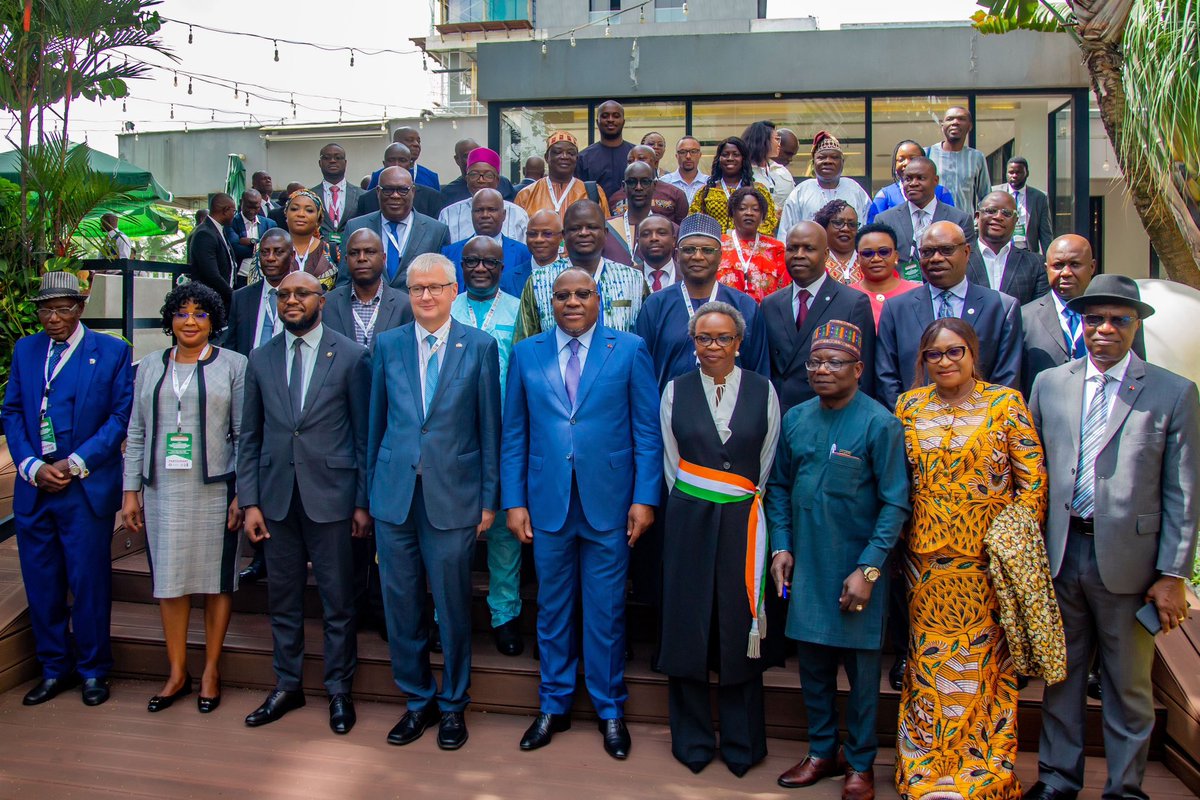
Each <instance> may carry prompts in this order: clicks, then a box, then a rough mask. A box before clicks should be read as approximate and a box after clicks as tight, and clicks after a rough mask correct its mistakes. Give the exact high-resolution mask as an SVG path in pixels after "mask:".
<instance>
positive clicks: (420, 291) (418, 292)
mask: <svg viewBox="0 0 1200 800" xmlns="http://www.w3.org/2000/svg"><path fill="white" fill-rule="evenodd" d="M453 285H454V284H453V283H435V284H432V285H430V286H409V287H408V293H409V294H410V295H412V296H413V297H424V296H425V293H426V292H429V296H430V297H441V296H442V290H444V289H445V288H446V287H447V286H453Z"/></svg>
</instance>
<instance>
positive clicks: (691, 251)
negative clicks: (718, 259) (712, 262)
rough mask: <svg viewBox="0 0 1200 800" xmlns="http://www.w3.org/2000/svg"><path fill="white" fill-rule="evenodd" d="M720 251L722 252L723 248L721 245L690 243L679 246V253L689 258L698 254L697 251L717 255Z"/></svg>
mask: <svg viewBox="0 0 1200 800" xmlns="http://www.w3.org/2000/svg"><path fill="white" fill-rule="evenodd" d="M719 252H721V248H719V247H696V246H695V245H690V244H689V245H688V246H687V247H681V248H679V255H681V256H685V257H687V258H691V257H692V256H694V255H696V253H703V254H704V255H706V256H715V255H716V254H717V253H719Z"/></svg>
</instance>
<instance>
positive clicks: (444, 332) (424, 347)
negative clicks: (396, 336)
mask: <svg viewBox="0 0 1200 800" xmlns="http://www.w3.org/2000/svg"><path fill="white" fill-rule="evenodd" d="M451 321H452V318H451V319H447V320H446V321H445V322H443V323H442V325H441V327H439V328H438V329H437V330H436V331H431V330H427V329H426V328H425V326H423V325H422V324H421V323H419V322H416V323H414V324H413V330H414V331H415V332H416V335H417V366H418V368H419V369H420V372H421V375H420V378H421V382H420V392H421V406H422V408H423V409H424V411H425V413H426V414H428V413H429V407H428V406H426V405H425V373H426V372H428V370H429V359H430V358H436V359H437V360H438V381H441V379H442V374H441V367H442V364H445V363H446V358H445V356H444V351H445V349H446V340H447V339H449V338H450V322H451ZM431 333H432V334H433V336H434V339H435V341H434V343H433V344H432V345H431V344H429V342H427V341H425V337H426V336H428V335H429V334H431ZM434 347H436V348H437V351H436V352H435V351H434V349H433V348H434Z"/></svg>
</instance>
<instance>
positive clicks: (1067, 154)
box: [1031, 103, 1087, 236]
mask: <svg viewBox="0 0 1200 800" xmlns="http://www.w3.org/2000/svg"><path fill="white" fill-rule="evenodd" d="M1071 122H1072V119H1071V104H1070V103H1066V104H1064V105H1063V106H1062V107H1061V108H1059V109H1057V110H1056V111H1054V112H1052V113H1051V114H1050V116H1049V124H1051V125H1053V126H1054V158H1053V159H1052V160H1051V166H1052V174H1051V175H1050V177H1049V180H1048V183H1049V189H1048V191H1047V192H1046V194H1047V195H1049V198H1050V216H1051V218H1052V219H1051V227H1052V228H1054V235H1055V236H1062V235H1063V234H1066V233H1074V232H1075V225H1074V223H1073V220H1074V213H1073V212H1074V210H1075V171H1074V166H1075V165H1074V163H1073V162H1072V160H1071V155H1072V147H1071ZM1031 166H1032V165H1031ZM1084 168H1085V169H1086V168H1087V167H1086V166H1085V167H1084Z"/></svg>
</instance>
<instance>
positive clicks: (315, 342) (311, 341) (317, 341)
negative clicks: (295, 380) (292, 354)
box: [264, 281, 325, 350]
mask: <svg viewBox="0 0 1200 800" xmlns="http://www.w3.org/2000/svg"><path fill="white" fill-rule="evenodd" d="M264 283H265V281H264ZM283 333H284V340H285V341H286V343H287V346H288V349H289V350H291V349H292V344H293V342H295V341H296V340H297V339H300V340H301V341H303V342H304V343H305V344H306V345H308V346H309V347H311V348H312V349H313V350H316V349H317V348H318V347H319V346H320V345H321V337H322V336H324V335H325V323H323V322H318V323H317V327H315V328H313V329H312V330H311V331H309V332H308V333H306V334H304V335H303V336H297V335H296V334H294V333H292V332H291V331H289V330H288V329H287V328H284V329H283Z"/></svg>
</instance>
